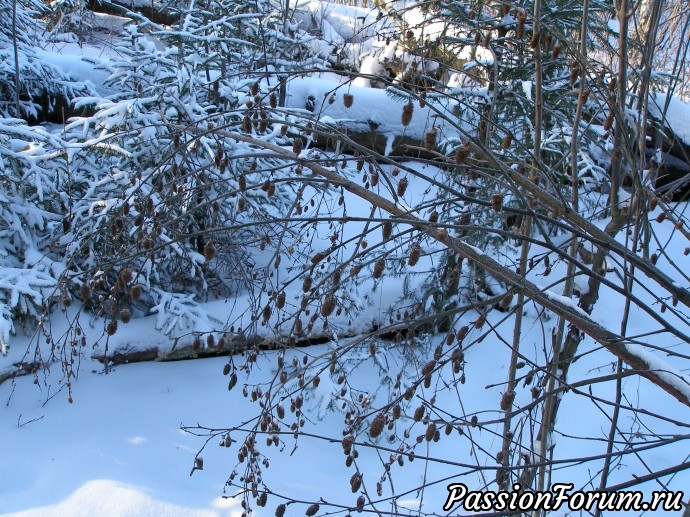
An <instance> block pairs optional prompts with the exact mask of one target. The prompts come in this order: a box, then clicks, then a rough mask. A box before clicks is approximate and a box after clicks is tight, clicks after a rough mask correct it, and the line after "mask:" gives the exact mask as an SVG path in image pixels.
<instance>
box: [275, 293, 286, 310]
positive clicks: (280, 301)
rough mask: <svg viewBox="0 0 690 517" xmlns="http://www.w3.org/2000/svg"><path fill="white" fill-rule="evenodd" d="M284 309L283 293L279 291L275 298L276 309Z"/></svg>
mask: <svg viewBox="0 0 690 517" xmlns="http://www.w3.org/2000/svg"><path fill="white" fill-rule="evenodd" d="M283 307H285V291H280V293H278V296H277V297H276V308H278V309H282V308H283Z"/></svg>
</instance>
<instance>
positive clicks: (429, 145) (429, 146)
mask: <svg viewBox="0 0 690 517" xmlns="http://www.w3.org/2000/svg"><path fill="white" fill-rule="evenodd" d="M436 136H437V132H436V128H431V129H430V130H429V131H427V132H426V134H425V135H424V149H426V150H427V151H433V150H434V148H435V147H436Z"/></svg>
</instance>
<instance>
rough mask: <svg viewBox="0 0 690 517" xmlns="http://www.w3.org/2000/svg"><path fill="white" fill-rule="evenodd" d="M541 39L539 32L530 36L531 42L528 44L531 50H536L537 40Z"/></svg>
mask: <svg viewBox="0 0 690 517" xmlns="http://www.w3.org/2000/svg"><path fill="white" fill-rule="evenodd" d="M540 39H541V34H540V33H539V32H535V33H534V34H533V35H532V40H531V41H530V43H529V46H530V48H531V49H532V50H534V49H536V48H537V46H539V40H540Z"/></svg>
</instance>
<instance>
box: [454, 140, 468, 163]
mask: <svg viewBox="0 0 690 517" xmlns="http://www.w3.org/2000/svg"><path fill="white" fill-rule="evenodd" d="M470 152H471V149H470V146H469V145H467V144H463V145H461V146H460V147H458V148H457V149H456V150H455V163H456V165H461V164H463V163H464V162H465V160H467V158H468V157H469V155H470Z"/></svg>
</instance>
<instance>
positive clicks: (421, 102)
mask: <svg viewBox="0 0 690 517" xmlns="http://www.w3.org/2000/svg"><path fill="white" fill-rule="evenodd" d="M419 107H420V108H422V109H424V108H425V107H426V92H422V93H420V94H419Z"/></svg>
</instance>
